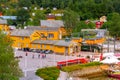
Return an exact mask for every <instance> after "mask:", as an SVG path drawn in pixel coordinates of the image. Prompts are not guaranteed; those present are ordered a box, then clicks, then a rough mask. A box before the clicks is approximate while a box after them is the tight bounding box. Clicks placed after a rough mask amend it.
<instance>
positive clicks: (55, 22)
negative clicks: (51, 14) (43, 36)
mask: <svg viewBox="0 0 120 80" xmlns="http://www.w3.org/2000/svg"><path fill="white" fill-rule="evenodd" d="M40 25H41V26H47V27H63V26H64V23H63V21H62V20H41V21H40Z"/></svg>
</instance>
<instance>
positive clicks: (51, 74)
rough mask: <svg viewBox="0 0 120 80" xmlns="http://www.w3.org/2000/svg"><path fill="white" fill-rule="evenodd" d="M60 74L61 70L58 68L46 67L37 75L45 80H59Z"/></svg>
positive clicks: (38, 71)
mask: <svg viewBox="0 0 120 80" xmlns="http://www.w3.org/2000/svg"><path fill="white" fill-rule="evenodd" d="M59 74H60V70H59V69H58V68H57V67H46V68H42V69H38V70H37V71H36V75H38V76H40V77H41V78H43V79H44V80H57V78H58V76H59Z"/></svg>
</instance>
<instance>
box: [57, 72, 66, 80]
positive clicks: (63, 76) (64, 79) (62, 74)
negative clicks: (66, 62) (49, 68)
mask: <svg viewBox="0 0 120 80" xmlns="http://www.w3.org/2000/svg"><path fill="white" fill-rule="evenodd" d="M67 76H68V75H67V73H66V72H63V71H60V76H59V77H58V79H57V80H66V79H67Z"/></svg>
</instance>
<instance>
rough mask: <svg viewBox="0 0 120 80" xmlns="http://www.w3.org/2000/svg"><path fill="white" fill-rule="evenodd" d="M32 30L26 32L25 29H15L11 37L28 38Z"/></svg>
mask: <svg viewBox="0 0 120 80" xmlns="http://www.w3.org/2000/svg"><path fill="white" fill-rule="evenodd" d="M33 31H34V30H27V29H15V30H13V31H12V32H11V34H10V35H11V36H26V37H27V36H28V37H29V36H30V35H31V34H32V33H33Z"/></svg>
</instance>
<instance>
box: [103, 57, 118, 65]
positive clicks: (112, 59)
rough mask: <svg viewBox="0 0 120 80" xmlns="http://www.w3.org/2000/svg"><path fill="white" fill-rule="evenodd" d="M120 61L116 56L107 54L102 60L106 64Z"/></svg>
mask: <svg viewBox="0 0 120 80" xmlns="http://www.w3.org/2000/svg"><path fill="white" fill-rule="evenodd" d="M118 62H120V61H119V60H118V59H117V58H116V57H115V56H107V57H106V58H105V59H104V60H102V61H101V63H104V64H117V63H118Z"/></svg>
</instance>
